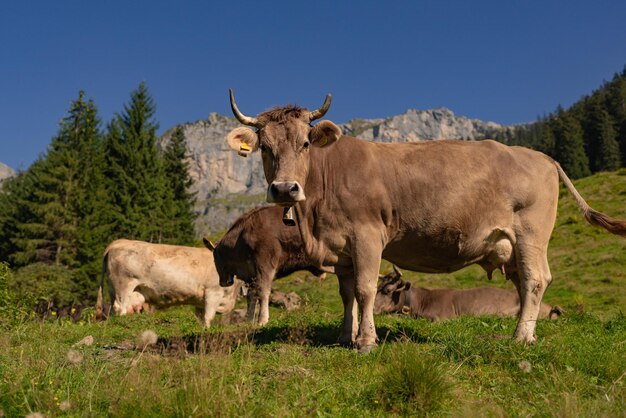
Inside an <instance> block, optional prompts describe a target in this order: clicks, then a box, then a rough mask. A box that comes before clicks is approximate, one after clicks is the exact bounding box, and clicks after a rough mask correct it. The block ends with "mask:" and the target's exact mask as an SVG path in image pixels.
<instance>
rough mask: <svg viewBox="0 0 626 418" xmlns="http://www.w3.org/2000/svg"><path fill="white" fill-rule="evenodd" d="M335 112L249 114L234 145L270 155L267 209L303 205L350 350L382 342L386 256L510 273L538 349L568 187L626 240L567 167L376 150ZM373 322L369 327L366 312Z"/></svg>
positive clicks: (423, 146)
mask: <svg viewBox="0 0 626 418" xmlns="http://www.w3.org/2000/svg"><path fill="white" fill-rule="evenodd" d="M329 106H330V95H328V96H327V97H326V101H325V102H324V105H323V106H322V108H320V109H318V110H315V111H313V112H310V111H308V110H306V109H303V108H299V107H294V106H290V107H283V108H277V109H273V110H270V111H267V112H263V113H261V114H259V115H258V116H257V117H256V118H255V117H250V116H245V115H243V114H242V113H241V112H240V111H239V109H238V108H237V105H236V104H235V101H234V98H233V96H232V91H231V107H232V109H233V113H234V114H235V116H236V117H237V118H238V120H239V121H240V122H241V123H243V124H246V125H249V126H253V127H255V128H256V129H255V130H252V129H249V128H244V127H239V128H236V129H234V130H233V131H231V132H230V133H229V135H228V137H227V142H228V144H229V145H230V146H231V148H233V149H234V150H235V151H237V152H239V153H240V154H243V155H247V154H248V153H249V152H253V151H256V150H257V149H261V156H262V158H263V168H264V171H265V178H266V180H267V182H268V184H269V187H268V190H267V201H268V202H274V203H276V204H278V205H280V206H283V207H291V208H293V211H294V212H295V219H296V221H297V225H298V228H299V230H300V233H301V234H302V239H303V242H304V246H305V250H306V252H307V255H309V257H310V259H311V263H312V264H314V265H322V264H324V265H334V266H335V269H336V273H337V276H338V277H339V283H340V293H341V297H342V300H343V303H344V323H343V328H342V331H341V336H340V338H339V341H340V343H347V344H349V343H351V342H354V343H355V344H356V346H357V347H358V348H359V349H360V350H361V351H364V352H366V351H369V350H370V349H371V348H372V347H373V346H375V345H376V339H377V337H376V329H375V326H374V316H373V311H374V299H375V297H376V288H377V286H376V285H377V278H378V271H379V268H380V261H381V257H382V258H385V259H386V260H389V261H390V262H392V263H393V264H396V265H398V266H399V267H401V268H404V269H408V270H413V271H420V272H427V273H436V272H450V271H455V270H459V269H461V268H463V267H465V266H467V265H470V264H475V263H478V264H480V265H482V266H483V267H485V269H486V270H487V271H491V270H493V269H495V268H501V269H502V270H504V271H505V272H506V275H507V277H508V278H509V279H511V280H513V282H514V284H515V286H516V287H517V290H518V292H519V294H520V299H521V301H522V303H521V305H522V309H521V314H520V320H519V322H518V325H517V328H516V330H515V338H516V339H517V340H518V341H523V342H529V343H530V342H533V341H535V340H536V336H535V322H536V320H537V315H538V313H539V306H540V303H541V299H542V297H543V293H544V291H545V290H546V288H547V287H548V285H549V284H550V282H551V281H552V275H551V273H550V267H549V265H548V258H547V249H548V242H549V240H550V235H551V233H552V229H553V227H554V222H555V218H556V209H557V204H558V197H559V179H561V181H563V183H564V184H565V186H566V187H567V189H568V190H569V191H570V192H571V193H572V194H573V195H574V197H575V199H576V201H577V203H578V205H579V207H580V208H581V210H582V212H583V214H584V217H585V219H586V220H587V221H588V222H589V223H591V224H593V225H599V226H602V227H603V228H605V229H607V230H608V231H610V232H612V233H614V234H618V235H622V236H626V222H625V221H619V220H616V219H612V218H610V217H608V216H606V215H604V214H602V213H600V212H597V211H595V210H593V209H592V208H591V207H589V205H588V204H587V203H586V202H585V201H584V199H583V198H582V197H581V196H580V194H578V192H577V191H576V189H575V188H574V186H573V185H572V183H571V181H570V180H569V178H568V177H567V175H566V174H565V172H563V170H562V169H561V167H560V166H559V164H558V163H556V162H555V161H554V160H552V159H551V158H550V157H548V156H546V155H544V154H542V153H540V152H537V151H533V150H530V149H528V148H523V147H509V146H506V145H504V144H500V143H498V142H495V141H451V140H439V141H423V142H414V143H376V142H369V141H363V140H360V139H357V138H352V137H347V136H342V134H341V129H339V127H337V126H336V125H335V124H334V123H332V122H331V121H328V120H323V121H321V122H319V123H317V124H316V125H315V126H311V122H312V121H314V120H315V119H318V118H320V117H322V116H323V115H324V114H325V113H326V111H327V110H328V108H329ZM355 297H356V301H357V303H358V307H359V308H360V309H361V321H360V324H358V323H357V304H355V303H354V301H355Z"/></svg>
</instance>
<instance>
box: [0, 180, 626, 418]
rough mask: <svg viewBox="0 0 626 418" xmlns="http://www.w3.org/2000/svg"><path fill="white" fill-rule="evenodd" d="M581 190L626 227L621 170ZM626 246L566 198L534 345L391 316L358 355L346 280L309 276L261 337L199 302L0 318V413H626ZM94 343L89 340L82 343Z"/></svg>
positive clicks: (417, 277)
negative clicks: (209, 314)
mask: <svg viewBox="0 0 626 418" xmlns="http://www.w3.org/2000/svg"><path fill="white" fill-rule="evenodd" d="M576 185H577V187H578V188H579V190H580V192H581V193H582V195H583V196H584V197H585V198H586V199H587V200H588V202H589V203H590V204H592V206H593V207H595V208H596V209H598V210H602V211H606V212H607V213H609V214H610V215H612V216H615V217H619V218H626V203H625V202H626V194H625V193H626V192H625V191H626V176H625V175H623V174H621V175H620V173H619V172H618V173H609V174H599V175H596V176H594V177H591V178H586V179H583V180H580V181H578V182H576ZM625 250H626V241H624V239H623V238H619V237H613V236H611V235H609V234H608V233H606V232H604V231H602V230H598V229H596V228H593V227H591V226H589V225H586V224H585V222H584V220H583V219H582V216H581V215H580V214H578V209H577V208H576V207H575V205H574V202H573V200H572V199H571V197H570V196H569V195H567V194H565V193H564V194H563V195H562V198H561V202H560V205H559V217H558V220H557V225H556V228H555V232H554V235H553V239H552V242H551V249H550V262H551V267H552V272H553V276H554V281H553V283H552V285H551V286H550V288H549V289H548V290H547V292H546V297H545V299H546V300H547V301H548V302H550V303H555V304H559V305H561V306H563V307H564V308H565V309H566V310H567V314H566V315H565V316H563V317H561V318H560V319H559V320H557V321H539V323H538V325H537V333H538V337H539V340H538V342H537V343H536V344H534V345H532V346H523V345H520V344H517V343H515V342H514V341H512V340H511V338H510V336H511V335H512V333H513V330H514V329H515V324H516V321H515V319H513V318H496V317H482V318H459V319H456V320H451V321H447V322H442V323H430V322H427V321H425V320H414V319H411V318H408V317H405V316H401V315H389V316H383V315H381V316H377V318H376V324H377V331H378V335H379V338H380V343H379V347H378V348H377V349H376V350H375V351H373V352H372V353H371V354H369V355H366V356H362V355H359V354H357V353H356V352H354V351H352V350H349V349H345V348H340V347H338V346H337V345H336V344H335V341H336V339H337V336H338V334H339V328H340V323H341V317H342V307H341V299H340V297H339V292H338V285H337V280H336V278H334V276H330V277H329V278H328V279H326V280H325V281H324V282H320V281H318V280H317V279H316V278H313V277H311V276H310V275H308V274H306V273H297V274H294V275H292V276H291V277H289V278H285V279H282V280H279V281H277V282H276V288H278V289H279V290H283V291H296V292H298V293H299V294H300V295H301V296H302V297H303V300H304V303H303V306H302V307H301V308H300V309H298V310H296V311H293V312H289V313H287V312H284V311H281V310H278V309H276V308H273V307H272V308H271V312H270V315H271V320H270V322H269V324H268V325H267V326H265V327H263V328H257V327H254V326H251V325H248V324H243V325H219V324H218V325H217V326H216V327H214V328H211V329H210V330H203V329H202V328H201V327H200V326H199V324H198V323H197V321H196V319H195V317H194V315H193V313H192V310H191V309H189V308H177V309H171V310H168V311H164V312H157V313H155V314H152V315H135V316H127V317H113V318H111V319H110V320H109V321H106V322H101V323H93V322H91V321H90V320H89V313H87V314H86V316H85V320H84V321H82V322H81V323H78V324H73V323H70V322H68V321H64V320H50V321H45V322H40V321H36V320H32V319H14V320H12V322H11V323H10V324H9V323H7V322H6V321H5V322H4V323H3V322H2V320H0V325H3V326H2V327H0V410H1V412H2V413H3V414H4V416H24V415H26V414H28V413H29V412H33V411H34V412H40V413H42V414H45V415H46V416H122V417H124V416H128V417H131V416H132V417H135V416H168V417H169V416H174V417H178V416H180V417H183V416H185V417H187V416H191V417H202V416H227V417H230V416H254V417H257V416H260V417H264V416H272V417H274V416H294V417H295V416H298V417H300V416H332V417H335V416H347V417H361V416H364V417H369V416H437V417H439V416H463V417H466V416H481V417H482V416H496V417H499V416H558V417H578V416H603V417H604V416H616V417H619V416H624V415H625V414H626V375H625V373H626V318H625V317H624V315H623V314H622V312H624V311H625V310H626V285H625V284H626V251H625ZM388 269H389V265H388V264H387V263H384V266H383V270H385V271H386V270H388ZM405 275H406V276H407V277H408V278H409V280H411V281H412V282H413V283H415V284H419V285H424V286H430V287H461V288H462V287H477V286H485V285H490V286H499V287H508V288H512V285H511V283H509V282H507V281H505V280H504V279H503V278H502V276H501V275H499V274H495V275H494V280H493V282H492V283H489V284H488V283H487V278H486V274H485V273H484V272H483V271H482V270H481V269H479V268H475V267H472V268H468V269H464V270H462V271H460V272H457V273H454V274H448V275H425V274H417V273H411V272H406V273H405ZM94 291H95V289H94ZM239 303H240V306H242V305H243V302H239ZM581 305H583V306H581ZM581 307H582V311H580V308H581ZM15 318H19V316H16V317H15ZM147 329H150V330H153V331H155V332H156V333H157V335H158V337H159V339H158V342H157V344H156V346H151V347H148V348H147V349H145V350H141V349H137V348H135V343H136V341H137V338H138V336H139V334H141V332H143V331H144V330H147ZM88 335H91V336H93V338H94V343H93V345H76V343H77V342H78V341H80V340H81V339H83V338H84V337H86V336H88ZM70 351H74V352H73V353H72V354H71V355H70V356H69V357H68V353H70ZM75 352H77V353H78V354H79V355H76V353H75ZM520 365H522V367H520ZM1 415H2V414H0V416H1Z"/></svg>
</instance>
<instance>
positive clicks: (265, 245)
mask: <svg viewBox="0 0 626 418" xmlns="http://www.w3.org/2000/svg"><path fill="white" fill-rule="evenodd" d="M282 215H283V209H282V208H280V207H276V206H268V207H261V208H256V209H253V210H251V211H250V212H247V213H245V214H243V215H242V216H241V217H239V219H237V220H236V221H235V223H234V224H233V225H232V226H231V227H230V229H229V230H228V232H226V234H225V235H224V237H223V238H222V239H221V240H220V241H219V242H218V243H217V245H215V246H213V244H212V243H211V242H210V241H208V240H207V239H204V244H205V245H206V246H207V248H209V249H210V250H213V256H214V259H215V267H216V269H217V272H218V274H219V277H220V284H221V285H222V286H229V285H230V283H232V281H233V280H234V278H235V277H237V278H239V279H241V280H244V281H245V282H246V283H249V284H250V285H251V286H250V290H249V293H248V312H247V317H248V320H249V321H252V320H253V319H254V314H255V310H256V301H257V299H258V301H259V305H260V307H259V319H258V323H259V324H260V325H264V324H266V323H267V321H268V320H269V307H268V306H269V299H270V292H271V290H272V281H273V280H274V279H280V278H281V277H285V276H287V275H289V274H291V273H293V272H296V271H299V270H307V271H309V272H311V273H312V274H314V275H315V276H318V277H323V276H324V275H325V274H326V272H333V271H334V270H333V269H332V268H321V267H317V266H315V265H312V264H311V262H310V261H309V260H308V258H307V256H306V253H305V251H304V248H303V247H302V238H301V237H300V231H299V230H298V228H295V227H291V226H286V225H284V224H283V222H282V220H281V219H282Z"/></svg>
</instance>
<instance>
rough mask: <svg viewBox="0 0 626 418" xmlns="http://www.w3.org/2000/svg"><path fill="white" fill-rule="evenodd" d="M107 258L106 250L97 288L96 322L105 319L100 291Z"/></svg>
mask: <svg viewBox="0 0 626 418" xmlns="http://www.w3.org/2000/svg"><path fill="white" fill-rule="evenodd" d="M108 258H109V251H108V248H107V250H106V251H105V252H104V256H103V257H102V274H101V275H100V287H99V288H98V298H97V299H96V320H97V321H101V320H103V319H105V315H104V308H103V305H104V301H103V296H102V289H103V288H104V276H105V275H106V274H107V261H108Z"/></svg>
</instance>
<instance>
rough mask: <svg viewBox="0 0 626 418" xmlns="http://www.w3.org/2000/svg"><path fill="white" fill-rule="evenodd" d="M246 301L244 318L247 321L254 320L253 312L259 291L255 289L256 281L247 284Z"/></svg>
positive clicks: (254, 311)
mask: <svg viewBox="0 0 626 418" xmlns="http://www.w3.org/2000/svg"><path fill="white" fill-rule="evenodd" d="M246 301H247V303H248V306H247V310H246V320H247V321H248V322H253V321H254V314H255V313H256V305H257V302H258V301H259V292H258V289H257V285H256V281H252V282H251V283H250V284H248V293H247V294H246Z"/></svg>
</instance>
